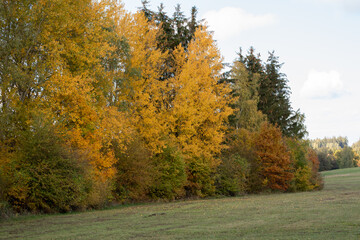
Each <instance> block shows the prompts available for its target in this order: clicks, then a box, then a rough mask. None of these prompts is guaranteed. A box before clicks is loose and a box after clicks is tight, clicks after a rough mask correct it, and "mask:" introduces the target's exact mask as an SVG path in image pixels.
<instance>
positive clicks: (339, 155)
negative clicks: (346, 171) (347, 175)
mask: <svg viewBox="0 0 360 240" xmlns="http://www.w3.org/2000/svg"><path fill="white" fill-rule="evenodd" d="M335 160H336V162H337V164H338V165H339V168H350V167H356V166H357V164H356V158H355V153H354V151H353V150H352V148H351V147H347V146H346V147H344V148H343V149H341V150H339V151H337V152H335Z"/></svg>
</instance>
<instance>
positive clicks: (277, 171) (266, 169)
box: [255, 123, 293, 191]
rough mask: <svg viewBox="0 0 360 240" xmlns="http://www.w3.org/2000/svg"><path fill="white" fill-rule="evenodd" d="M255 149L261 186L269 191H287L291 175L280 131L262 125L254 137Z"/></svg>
mask: <svg viewBox="0 0 360 240" xmlns="http://www.w3.org/2000/svg"><path fill="white" fill-rule="evenodd" d="M255 149H256V150H255V151H256V154H257V155H258V157H259V163H260V168H259V172H260V176H261V178H262V184H263V186H264V187H265V188H268V189H271V190H283V191H284V190H287V189H288V187H289V183H290V180H291V179H292V177H293V174H292V173H291V161H290V155H289V152H288V151H287V148H286V145H285V143H284V141H283V138H282V134H281V131H280V129H279V128H277V127H275V126H273V125H271V124H270V123H263V124H262V125H261V127H260V130H259V132H258V133H256V135H255Z"/></svg>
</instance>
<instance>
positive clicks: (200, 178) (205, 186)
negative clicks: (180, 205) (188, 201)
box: [185, 157, 215, 197]
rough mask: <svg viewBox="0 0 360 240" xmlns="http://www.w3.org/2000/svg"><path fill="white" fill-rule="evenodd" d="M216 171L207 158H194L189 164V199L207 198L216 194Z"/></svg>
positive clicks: (187, 187) (187, 191)
mask: <svg viewBox="0 0 360 240" xmlns="http://www.w3.org/2000/svg"><path fill="white" fill-rule="evenodd" d="M214 175H215V174H214V169H211V168H210V166H209V164H208V163H207V162H206V159H205V158H198V157H194V158H192V159H189V160H188V163H187V184H186V185H185V191H186V195H187V196H188V197H206V196H212V195H214V194H215V185H214V182H215V181H214Z"/></svg>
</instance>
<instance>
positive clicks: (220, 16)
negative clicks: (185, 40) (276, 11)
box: [203, 7, 275, 40]
mask: <svg viewBox="0 0 360 240" xmlns="http://www.w3.org/2000/svg"><path fill="white" fill-rule="evenodd" d="M203 17H204V18H205V20H206V21H207V23H208V25H209V28H210V30H212V31H214V34H215V38H216V39H218V40H224V39H228V38H230V37H233V36H236V35H238V34H239V33H240V32H242V31H245V30H249V29H254V28H258V27H264V26H268V25H271V24H274V23H275V16H274V15H272V14H263V15H255V14H252V13H248V12H246V11H245V10H243V9H241V8H234V7H225V8H222V9H220V10H218V11H209V12H207V13H205V14H204V16H203Z"/></svg>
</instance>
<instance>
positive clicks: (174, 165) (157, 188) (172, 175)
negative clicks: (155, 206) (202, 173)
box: [150, 146, 186, 200]
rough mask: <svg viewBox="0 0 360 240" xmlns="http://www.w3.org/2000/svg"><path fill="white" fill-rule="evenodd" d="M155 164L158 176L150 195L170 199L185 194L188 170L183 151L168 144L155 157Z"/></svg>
mask: <svg viewBox="0 0 360 240" xmlns="http://www.w3.org/2000/svg"><path fill="white" fill-rule="evenodd" d="M153 164H154V166H155V169H156V173H157V176H156V178H155V181H154V185H153V186H152V187H151V189H150V196H151V197H152V198H155V199H158V198H161V199H169V200H173V199H176V198H179V197H182V196H184V193H185V192H184V185H185V183H186V171H185V162H184V158H183V156H182V155H181V153H180V152H179V151H178V150H177V149H176V148H175V147H170V146H167V147H166V148H164V149H163V151H162V152H161V153H159V154H156V155H155V156H154V157H153Z"/></svg>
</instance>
